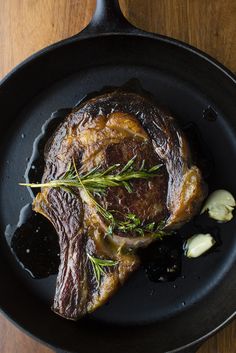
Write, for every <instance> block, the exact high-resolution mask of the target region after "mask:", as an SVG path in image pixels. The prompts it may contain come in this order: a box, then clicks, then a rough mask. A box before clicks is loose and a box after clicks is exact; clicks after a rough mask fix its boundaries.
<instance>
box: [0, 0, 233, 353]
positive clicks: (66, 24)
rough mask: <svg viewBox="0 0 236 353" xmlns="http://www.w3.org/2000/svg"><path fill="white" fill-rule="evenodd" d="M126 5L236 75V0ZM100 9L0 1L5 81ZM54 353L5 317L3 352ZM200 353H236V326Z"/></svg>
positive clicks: (132, 15)
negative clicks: (27, 61) (95, 10)
mask: <svg viewBox="0 0 236 353" xmlns="http://www.w3.org/2000/svg"><path fill="white" fill-rule="evenodd" d="M120 5H121V8H122V10H123V13H124V15H125V16H126V18H127V19H128V20H129V21H130V22H131V23H133V24H134V25H136V26H137V27H139V28H142V29H145V30H147V31H151V32H156V33H160V34H164V35H168V36H171V37H174V38H177V39H180V40H183V41H185V42H188V43H190V44H192V45H194V46H196V47H198V48H200V49H202V50H204V51H205V52H207V53H208V54H210V55H212V56H213V57H215V58H217V59H218V60H219V61H221V62H222V63H223V64H224V65H226V66H227V67H228V68H230V69H231V70H232V71H234V72H236V40H235V36H236V0H120ZM94 7H95V0H0V78H2V77H3V76H4V75H5V74H6V73H8V72H9V71H10V70H11V69H12V68H13V67H14V66H15V65H16V64H18V63H19V62H21V61H22V60H23V59H25V58H26V57H28V56H29V55H31V54H32V53H34V52H36V51H37V50H39V49H41V48H43V47H45V46H47V45H49V44H51V43H54V42H56V41H58V40H60V39H63V38H67V37H69V36H71V35H73V34H75V33H78V32H80V31H81V30H82V29H83V28H84V27H85V26H86V24H87V23H88V22H89V21H90V19H91V17H92V13H93V10H94ZM234 295H235V294H234ZM49 352H52V351H51V350H50V349H49V348H47V347H45V346H43V345H42V344H40V343H38V342H36V341H34V340H33V339H32V338H30V337H28V336H27V335H25V334H24V333H22V332H21V331H20V330H19V329H18V328H15V327H14V326H13V325H12V324H11V323H10V322H9V321H8V320H7V319H5V318H3V317H0V353H49ZM81 353H83V352H81ZM144 353H145V352H144ZM198 353H236V322H234V323H231V324H230V325H229V326H228V327H226V328H225V329H224V330H222V331H221V332H219V333H218V334H217V335H216V336H214V337H212V338H210V339H209V340H208V341H207V342H205V343H204V344H203V346H202V347H201V348H200V350H199V352H198Z"/></svg>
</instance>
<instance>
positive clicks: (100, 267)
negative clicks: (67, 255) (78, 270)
mask: <svg viewBox="0 0 236 353" xmlns="http://www.w3.org/2000/svg"><path fill="white" fill-rule="evenodd" d="M87 257H88V259H89V260H90V262H91V265H92V268H93V273H94V276H95V278H96V281H97V285H98V287H99V286H100V282H101V276H102V275H104V274H105V271H104V268H105V267H111V266H116V265H117V264H118V261H113V260H105V259H98V258H96V257H94V256H92V255H90V254H89V253H87Z"/></svg>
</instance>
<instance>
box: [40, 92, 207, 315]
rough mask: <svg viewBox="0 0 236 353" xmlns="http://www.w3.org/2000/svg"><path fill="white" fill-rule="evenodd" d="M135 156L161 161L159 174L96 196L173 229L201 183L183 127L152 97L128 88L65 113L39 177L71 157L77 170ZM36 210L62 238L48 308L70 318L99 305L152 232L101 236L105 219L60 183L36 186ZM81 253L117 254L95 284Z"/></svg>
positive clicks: (194, 207) (58, 172)
mask: <svg viewBox="0 0 236 353" xmlns="http://www.w3.org/2000/svg"><path fill="white" fill-rule="evenodd" d="M134 156H136V160H135V167H136V168H139V167H140V165H141V163H142V160H145V163H146V164H147V166H150V167H151V166H153V165H155V164H158V163H160V162H161V163H163V167H162V168H161V170H160V175H158V176H157V177H155V178H153V179H151V180H148V181H147V180H137V181H135V182H134V183H133V193H132V194H129V193H128V192H127V191H126V190H125V189H124V188H121V187H117V188H110V189H108V190H107V194H106V196H103V198H101V199H100V200H99V202H101V204H102V205H103V206H105V207H107V208H108V209H111V208H112V209H113V210H116V211H117V217H118V218H119V215H120V213H128V212H131V213H135V214H137V216H138V217H140V218H141V219H142V220H143V221H155V222H159V221H161V220H165V221H166V228H169V229H176V228H178V227H180V226H181V225H182V224H183V223H185V222H187V221H189V220H190V219H191V218H192V217H193V216H194V215H195V214H196V212H198V210H199V207H200V205H201V202H202V200H203V198H204V197H205V192H206V191H205V190H206V189H205V186H204V182H203V180H202V177H201V173H200V171H199V169H198V168H197V167H196V166H194V165H192V162H191V153H190V151H189V147H188V144H187V141H186V139H185V137H184V134H183V133H182V132H181V130H180V129H179V127H178V125H177V123H176V121H175V120H174V119H173V117H172V116H171V115H170V114H169V113H167V112H164V111H162V110H161V109H159V108H158V107H157V106H156V105H155V104H154V103H153V102H151V101H149V100H148V99H146V98H144V97H142V96H139V95H136V94H134V93H125V92H113V93H110V94H106V95H103V96H99V97H96V98H93V99H91V100H89V101H87V102H85V103H84V104H82V105H81V106H80V107H79V108H77V109H75V110H74V111H73V112H72V113H71V114H69V115H68V116H67V117H66V119H65V121H64V122H63V123H62V124H61V125H60V126H59V127H58V128H57V130H56V131H55V133H54V135H53V136H52V137H51V139H50V141H49V142H48V143H47V146H46V148H45V164H46V167H45V171H44V176H43V181H49V180H53V179H57V178H59V177H61V176H62V175H63V174H64V173H65V171H66V169H67V167H68V164H69V162H70V161H71V159H72V158H74V159H75V160H76V163H77V168H78V169H79V172H81V173H82V172H86V171H88V170H90V169H91V168H92V167H94V166H98V165H100V166H101V168H107V167H108V166H111V165H113V164H114V163H117V162H119V163H120V164H121V167H122V165H125V163H126V162H127V161H128V160H129V159H130V158H132V157H134ZM33 207H34V210H35V211H37V212H40V213H42V214H43V215H44V216H45V217H47V218H48V219H49V220H50V221H51V222H52V224H53V225H54V227H55V229H56V231H57V233H58V236H59V242H60V249H61V264H60V268H59V274H58V278H57V287H56V293H55V299H54V304H53V310H54V311H55V312H56V313H58V314H59V315H61V316H64V317H66V318H68V319H73V320H76V319H78V318H79V317H81V316H83V315H85V314H86V313H89V312H92V311H93V310H95V309H96V308H97V307H99V306H101V305H102V304H103V303H104V302H105V301H106V300H107V299H108V298H109V297H111V295H113V293H114V292H115V291H116V290H117V288H119V286H120V285H121V284H122V283H123V282H124V281H125V280H126V279H127V278H128V276H129V275H130V274H131V273H132V272H133V271H134V270H135V269H136V268H137V267H138V265H139V258H138V257H137V256H136V255H135V253H134V249H135V248H137V247H141V246H142V247H143V246H147V245H148V244H149V243H150V242H152V241H153V238H152V237H151V236H150V235H148V234H146V235H144V236H143V237H141V236H137V234H136V235H134V234H122V235H121V234H114V235H113V236H112V237H107V236H105V233H106V228H107V224H106V222H105V221H104V219H102V217H101V216H100V215H99V214H98V213H97V210H96V209H95V208H94V205H93V204H91V203H90V202H89V200H88V199H87V197H86V194H85V193H84V192H83V190H78V192H77V194H76V195H72V194H69V193H67V192H65V191H63V190H58V189H42V190H41V192H40V193H39V194H38V195H37V197H36V199H35V201H34V205H33ZM87 253H90V254H93V256H95V257H99V258H104V259H112V260H117V261H118V264H117V265H116V266H114V267H111V268H107V269H106V271H105V272H106V273H105V275H103V276H102V280H101V284H100V286H99V287H97V283H96V281H95V278H94V275H93V271H92V267H91V264H90V262H89V261H88V257H87Z"/></svg>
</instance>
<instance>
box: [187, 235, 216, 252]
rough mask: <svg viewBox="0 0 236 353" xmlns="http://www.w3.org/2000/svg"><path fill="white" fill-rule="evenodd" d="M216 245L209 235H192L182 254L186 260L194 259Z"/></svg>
mask: <svg viewBox="0 0 236 353" xmlns="http://www.w3.org/2000/svg"><path fill="white" fill-rule="evenodd" d="M215 243H216V241H215V239H214V238H213V236H212V235H211V234H210V233H206V234H194V235H193V236H192V237H191V238H189V239H188V240H187V241H186V243H185V246H184V253H185V255H186V256H187V257H188V258H196V257H199V256H201V255H202V254H204V253H205V252H206V251H208V250H209V249H210V248H211V247H212V246H213V245H214V244H215Z"/></svg>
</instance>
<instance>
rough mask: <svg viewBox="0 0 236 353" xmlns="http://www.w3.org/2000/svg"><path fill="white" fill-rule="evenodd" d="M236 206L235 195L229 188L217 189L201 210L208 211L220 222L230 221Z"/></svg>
mask: <svg viewBox="0 0 236 353" xmlns="http://www.w3.org/2000/svg"><path fill="white" fill-rule="evenodd" d="M235 206H236V202H235V199H234V197H233V195H232V194H231V193H230V192H228V191H227V190H216V191H214V192H213V193H212V194H211V195H210V196H209V197H208V198H207V200H206V202H205V205H204V207H203V209H202V211H201V213H204V212H205V211H208V214H209V217H211V218H213V219H215V220H216V221H219V222H228V221H230V220H231V219H232V218H233V213H232V212H233V210H234V207H235Z"/></svg>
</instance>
